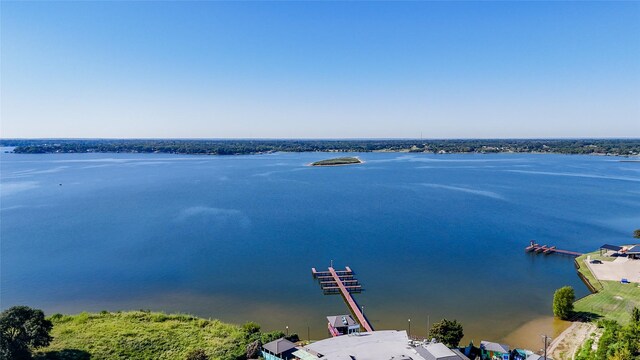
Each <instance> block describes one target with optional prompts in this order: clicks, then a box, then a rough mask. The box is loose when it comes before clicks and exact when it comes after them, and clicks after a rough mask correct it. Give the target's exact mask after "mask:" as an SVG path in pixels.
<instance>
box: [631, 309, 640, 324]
mask: <svg viewBox="0 0 640 360" xmlns="http://www.w3.org/2000/svg"><path fill="white" fill-rule="evenodd" d="M631 320H632V321H633V322H634V323H640V309H638V308H637V307H634V308H633V310H632V311H631Z"/></svg>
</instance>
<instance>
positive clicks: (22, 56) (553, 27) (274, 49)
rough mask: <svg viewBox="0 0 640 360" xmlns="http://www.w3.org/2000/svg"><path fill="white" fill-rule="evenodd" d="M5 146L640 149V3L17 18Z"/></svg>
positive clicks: (246, 8)
mask: <svg viewBox="0 0 640 360" xmlns="http://www.w3.org/2000/svg"><path fill="white" fill-rule="evenodd" d="M0 6H1V7H0V12H1V25H0V26H1V31H2V32H1V34H0V36H1V58H0V59H1V64H0V66H1V78H0V85H1V99H0V100H1V110H0V111H1V113H0V114H1V117H2V118H1V124H0V130H1V134H0V136H1V137H3V138H13V137H66V138H68V137H111V138H130V137H163V138H371V137H374V138H395V137H401V138H417V137H420V134H421V133H422V136H423V137H425V138H450V137H455V138H498V137H640V2H582V1H577V2H240V3H238V2H236V3H224V2H8V1H2V3H1V5H0Z"/></svg>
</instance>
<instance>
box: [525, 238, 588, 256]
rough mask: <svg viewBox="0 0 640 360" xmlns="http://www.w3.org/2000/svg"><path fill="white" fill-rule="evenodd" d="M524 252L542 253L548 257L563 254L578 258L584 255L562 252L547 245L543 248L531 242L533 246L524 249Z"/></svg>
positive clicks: (567, 251)
mask: <svg viewBox="0 0 640 360" xmlns="http://www.w3.org/2000/svg"><path fill="white" fill-rule="evenodd" d="M524 251H526V252H534V253H542V254H545V255H548V254H562V255H569V256H576V257H577V256H580V255H582V253H579V252H575V251H569V250H560V249H558V248H556V247H555V246H547V245H542V246H541V245H540V244H536V243H534V242H533V241H532V242H531V244H530V245H529V246H527V247H526V248H524Z"/></svg>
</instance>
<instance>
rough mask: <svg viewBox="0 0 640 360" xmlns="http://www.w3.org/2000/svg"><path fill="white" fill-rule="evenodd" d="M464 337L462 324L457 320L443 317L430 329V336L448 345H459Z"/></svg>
mask: <svg viewBox="0 0 640 360" xmlns="http://www.w3.org/2000/svg"><path fill="white" fill-rule="evenodd" d="M463 337H464V332H463V331H462V324H460V323H459V322H458V321H457V320H453V321H451V320H447V319H442V320H440V321H439V322H437V323H435V324H433V325H432V326H431V329H429V338H434V339H436V340H437V341H439V342H441V343H443V344H445V345H447V346H448V347H456V346H458V344H459V343H460V340H462V338H463Z"/></svg>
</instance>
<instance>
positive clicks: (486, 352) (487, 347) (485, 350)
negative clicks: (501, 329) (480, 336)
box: [480, 340, 510, 360]
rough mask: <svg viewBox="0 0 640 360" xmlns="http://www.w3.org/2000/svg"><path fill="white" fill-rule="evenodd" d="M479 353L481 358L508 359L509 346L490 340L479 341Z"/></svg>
mask: <svg viewBox="0 0 640 360" xmlns="http://www.w3.org/2000/svg"><path fill="white" fill-rule="evenodd" d="M480 353H481V357H482V358H483V359H505V360H509V355H510V352H509V346H508V345H503V344H498V343H495V342H491V341H484V340H483V341H481V342H480Z"/></svg>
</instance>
